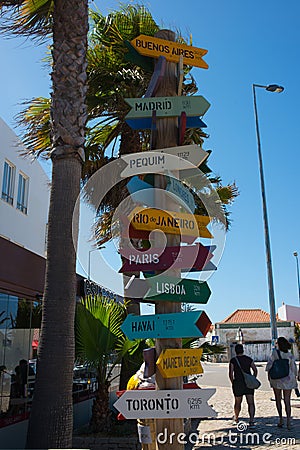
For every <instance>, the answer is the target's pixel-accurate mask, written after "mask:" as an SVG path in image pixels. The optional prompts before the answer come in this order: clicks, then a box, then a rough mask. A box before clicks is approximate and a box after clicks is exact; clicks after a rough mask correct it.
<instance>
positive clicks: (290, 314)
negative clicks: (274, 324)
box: [278, 305, 300, 323]
mask: <svg viewBox="0 0 300 450" xmlns="http://www.w3.org/2000/svg"><path fill="white" fill-rule="evenodd" d="M278 317H279V319H281V320H292V321H294V322H298V323H299V322H300V307H299V306H292V305H282V306H280V307H279V308H278Z"/></svg>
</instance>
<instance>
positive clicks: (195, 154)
mask: <svg viewBox="0 0 300 450" xmlns="http://www.w3.org/2000/svg"><path fill="white" fill-rule="evenodd" d="M168 155H171V156H170V157H168ZM174 156H177V158H179V159H178V160H176V158H174ZM208 156H209V153H208V152H205V151H204V150H202V148H201V147H199V146H198V145H183V146H181V147H169V148H163V149H159V150H152V151H151V152H141V153H129V154H128V155H123V156H121V159H122V160H123V161H125V162H126V163H127V164H128V165H127V167H126V168H125V169H124V170H123V171H122V172H121V177H122V178H127V177H131V176H132V175H139V174H142V173H164V172H165V170H166V169H168V170H183V169H191V164H193V165H194V166H196V167H198V166H200V165H201V164H202V163H203V162H204V161H205V160H206V159H207V158H208Z"/></svg>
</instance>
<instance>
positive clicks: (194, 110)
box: [124, 95, 210, 119]
mask: <svg viewBox="0 0 300 450" xmlns="http://www.w3.org/2000/svg"><path fill="white" fill-rule="evenodd" d="M124 100H125V101H126V103H128V105H129V106H131V108H132V109H131V110H130V111H129V113H128V114H127V116H126V119H137V118H142V117H152V111H156V117H177V116H180V114H181V113H182V112H185V113H186V115H187V117H191V116H203V115H204V114H205V113H206V111H207V110H208V108H209V107H210V103H209V102H208V101H207V100H205V98H204V97H202V95H189V96H186V95H185V96H182V97H152V98H125V99H124Z"/></svg>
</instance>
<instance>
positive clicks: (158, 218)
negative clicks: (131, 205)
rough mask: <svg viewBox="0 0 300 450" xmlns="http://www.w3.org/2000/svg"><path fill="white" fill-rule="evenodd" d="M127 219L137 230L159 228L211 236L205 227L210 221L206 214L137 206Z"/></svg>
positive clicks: (171, 232)
mask: <svg viewBox="0 0 300 450" xmlns="http://www.w3.org/2000/svg"><path fill="white" fill-rule="evenodd" d="M128 219H129V220H130V221H131V224H132V226H133V228H135V229H137V230H148V231H150V230H161V231H163V232H165V233H168V234H176V235H183V236H193V237H199V236H200V237H203V238H213V235H212V234H211V233H210V231H209V230H208V229H207V228H206V227H207V225H208V224H209V222H210V217H208V216H199V215H192V214H185V213H180V212H177V211H164V210H161V209H156V208H146V209H142V208H141V207H137V208H135V209H134V210H133V211H132V212H131V213H130V215H129V217H128Z"/></svg>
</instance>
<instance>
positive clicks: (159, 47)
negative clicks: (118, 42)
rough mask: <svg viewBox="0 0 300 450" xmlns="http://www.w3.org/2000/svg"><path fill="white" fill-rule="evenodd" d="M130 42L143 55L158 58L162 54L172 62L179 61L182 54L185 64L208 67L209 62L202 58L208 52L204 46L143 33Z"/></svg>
mask: <svg viewBox="0 0 300 450" xmlns="http://www.w3.org/2000/svg"><path fill="white" fill-rule="evenodd" d="M130 43H131V44H132V45H133V47H134V48H135V49H136V50H137V51H138V52H139V53H140V54H141V55H144V56H151V57H152V58H157V57H159V56H160V55H162V56H164V57H165V58H166V60H167V61H172V62H178V61H179V59H180V56H181V55H182V56H183V63H184V64H187V65H189V66H196V67H201V68H202V69H208V65H207V63H206V62H205V61H204V60H203V59H202V56H204V55H206V53H207V50H205V49H203V48H198V47H192V46H191V45H185V44H178V43H177V42H172V41H167V40H165V39H159V38H154V37H152V36H145V35H143V34H141V35H140V36H138V37H136V38H135V39H133V40H132V41H130Z"/></svg>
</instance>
